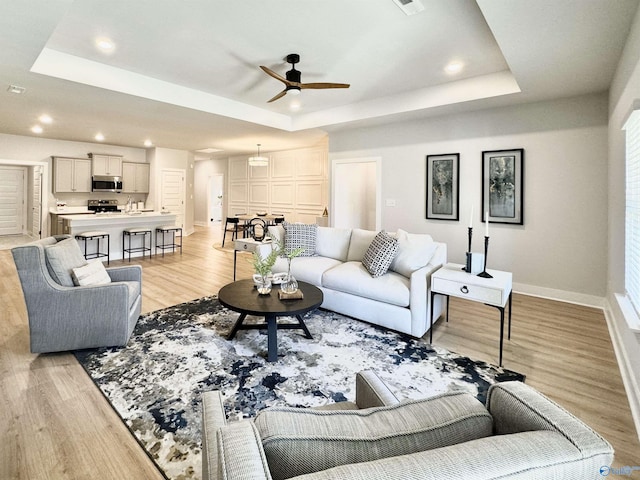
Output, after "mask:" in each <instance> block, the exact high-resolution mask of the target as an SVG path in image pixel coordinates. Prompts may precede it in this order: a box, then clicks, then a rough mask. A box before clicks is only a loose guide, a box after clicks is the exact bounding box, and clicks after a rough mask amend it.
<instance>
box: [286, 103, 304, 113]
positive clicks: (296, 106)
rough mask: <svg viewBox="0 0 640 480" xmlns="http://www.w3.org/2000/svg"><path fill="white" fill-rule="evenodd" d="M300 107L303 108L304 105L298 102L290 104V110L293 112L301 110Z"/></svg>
mask: <svg viewBox="0 0 640 480" xmlns="http://www.w3.org/2000/svg"><path fill="white" fill-rule="evenodd" d="M300 107H302V105H301V104H300V102H299V101H298V100H293V101H292V102H291V103H290V104H289V109H290V110H291V111H292V112H297V111H298V110H300Z"/></svg>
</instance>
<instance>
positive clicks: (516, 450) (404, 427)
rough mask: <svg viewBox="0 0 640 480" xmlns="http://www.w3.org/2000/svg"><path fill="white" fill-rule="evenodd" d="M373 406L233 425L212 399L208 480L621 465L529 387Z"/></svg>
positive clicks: (206, 416)
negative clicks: (480, 398)
mask: <svg viewBox="0 0 640 480" xmlns="http://www.w3.org/2000/svg"><path fill="white" fill-rule="evenodd" d="M361 375H364V377H365V379H369V380H370V381H368V382H364V383H369V385H374V388H373V389H372V388H368V389H367V390H368V395H367V397H368V398H372V399H374V400H375V398H376V396H377V395H375V394H371V392H372V391H375V390H376V389H379V388H380V389H382V390H381V391H384V392H386V393H384V394H383V396H385V397H387V398H389V395H390V392H388V390H387V389H386V387H384V385H382V386H380V385H381V384H382V382H380V381H379V380H376V377H375V374H373V373H372V372H361V374H358V376H359V377H360V376H361ZM371 379H372V380H373V381H371ZM357 402H358V400H357V401H356V403H357ZM374 404H377V405H380V406H373V405H374ZM340 405H341V404H336V407H335V408H339V407H340ZM367 405H368V407H366V408H364V409H360V410H353V409H351V408H350V406H348V407H349V409H348V410H343V411H340V410H336V409H334V410H331V411H318V410H315V409H311V408H306V409H305V408H289V407H275V408H268V409H266V410H263V411H262V412H260V413H259V414H258V415H257V416H256V418H255V420H254V421H240V422H232V423H228V424H227V423H226V421H225V414H224V408H223V406H222V403H221V395H220V393H219V392H207V393H205V395H204V397H203V478H204V479H207V480H212V479H224V480H239V479H249V478H250V479H252V480H259V479H263V480H271V479H275V480H280V479H285V478H292V479H293V478H295V479H296V480H303V479H304V480H329V479H333V480H337V479H340V480H390V479H403V480H404V479H421V480H461V479H462V480H464V479H469V480H491V479H506V478H514V479H515V478H518V479H530V480H535V479H539V478H558V479H572V480H583V479H589V478H591V479H598V478H601V475H600V468H601V467H602V466H608V465H611V462H612V461H613V449H612V448H611V445H610V444H609V443H608V442H607V441H606V440H604V439H603V438H602V437H601V436H599V435H598V434H597V433H596V432H594V431H593V430H592V429H590V428H589V427H588V426H587V425H585V424H584V423H582V422H581V421H580V420H579V419H577V418H576V417H574V416H573V415H571V414H570V413H568V412H567V411H566V410H564V409H563V408H562V407H560V406H558V405H557V404H555V403H553V402H552V401H550V400H549V399H548V398H546V397H545V396H543V395H542V394H540V393H539V392H537V391H535V390H534V389H533V388H531V387H529V386H527V385H525V384H524V383H521V382H505V383H499V384H496V385H493V386H492V387H491V388H490V390H489V394H488V399H487V406H486V407H485V406H484V405H482V404H481V403H480V402H479V401H478V400H476V399H475V397H473V396H472V395H471V394H469V393H464V392H452V393H446V394H442V395H437V396H434V397H430V398H425V399H423V400H409V401H402V402H397V401H395V402H394V401H391V402H384V401H377V402H376V401H373V402H367Z"/></svg>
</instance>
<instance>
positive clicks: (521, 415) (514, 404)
mask: <svg viewBox="0 0 640 480" xmlns="http://www.w3.org/2000/svg"><path fill="white" fill-rule="evenodd" d="M487 409H488V410H489V412H490V413H491V415H493V419H494V430H495V433H496V434H497V435H505V434H510V433H519V432H529V431H535V430H550V431H554V432H558V433H560V434H561V435H562V436H563V437H564V438H566V439H567V440H569V441H570V442H571V443H572V444H573V445H574V446H575V447H576V448H577V449H578V450H579V451H580V452H581V453H582V456H583V458H589V457H593V456H596V455H611V459H613V448H612V447H611V445H610V444H609V442H607V441H606V440H605V439H604V438H602V437H601V436H600V435H598V434H597V433H596V432H595V431H594V430H593V429H591V428H590V427H589V426H588V425H586V424H585V423H583V422H582V421H581V420H580V419H578V418H576V417H575V416H573V415H572V414H571V413H569V412H568V411H566V410H565V409H564V408H562V407H561V406H560V405H558V404H556V403H555V402H553V401H551V400H550V399H548V398H547V397H545V396H544V395H542V394H541V393H540V392H538V391H536V390H534V389H533V388H531V387H529V386H528V385H525V384H524V383H522V382H504V383H497V384H494V385H492V386H491V387H490V388H489V392H488V394H487Z"/></svg>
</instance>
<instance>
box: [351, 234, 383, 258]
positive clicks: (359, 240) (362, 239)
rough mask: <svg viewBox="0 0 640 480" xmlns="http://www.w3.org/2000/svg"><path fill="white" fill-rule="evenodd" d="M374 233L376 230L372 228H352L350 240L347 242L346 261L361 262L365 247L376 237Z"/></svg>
mask: <svg viewBox="0 0 640 480" xmlns="http://www.w3.org/2000/svg"><path fill="white" fill-rule="evenodd" d="M376 233H377V232H374V231H373V230H362V229H361V228H354V229H353V230H352V231H351V242H350V243H349V253H348V254H347V261H349V262H351V261H357V262H361V261H362V259H363V258H364V254H365V252H366V251H367V248H369V245H371V242H372V241H373V239H374V238H375V237H376Z"/></svg>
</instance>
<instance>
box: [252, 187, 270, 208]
mask: <svg viewBox="0 0 640 480" xmlns="http://www.w3.org/2000/svg"><path fill="white" fill-rule="evenodd" d="M249 203H251V204H254V205H262V206H268V205H269V184H268V183H251V184H249Z"/></svg>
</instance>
